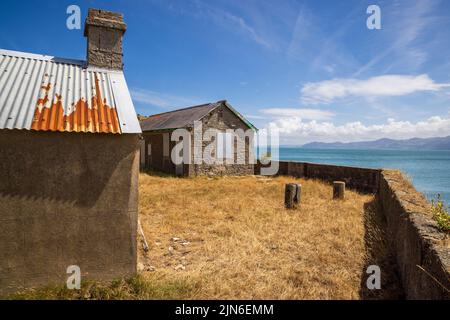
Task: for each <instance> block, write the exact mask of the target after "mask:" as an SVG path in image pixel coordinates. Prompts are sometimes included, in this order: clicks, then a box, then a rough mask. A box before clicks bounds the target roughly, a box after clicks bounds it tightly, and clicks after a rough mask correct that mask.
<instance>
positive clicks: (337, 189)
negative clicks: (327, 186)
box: [333, 181, 345, 200]
mask: <svg viewBox="0 0 450 320" xmlns="http://www.w3.org/2000/svg"><path fill="white" fill-rule="evenodd" d="M344 194H345V182H343V181H334V182H333V199H340V200H343V199H344Z"/></svg>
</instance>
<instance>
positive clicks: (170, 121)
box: [140, 100, 257, 132]
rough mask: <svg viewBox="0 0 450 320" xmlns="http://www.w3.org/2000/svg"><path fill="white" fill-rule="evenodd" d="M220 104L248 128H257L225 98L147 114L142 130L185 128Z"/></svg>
mask: <svg viewBox="0 0 450 320" xmlns="http://www.w3.org/2000/svg"><path fill="white" fill-rule="evenodd" d="M220 105H224V106H226V107H227V108H229V109H230V110H231V111H232V112H233V113H234V114H235V115H236V116H237V117H238V118H240V119H241V120H242V121H243V122H244V123H245V124H246V125H247V126H248V127H249V128H251V129H254V130H257V129H256V127H255V126H253V125H252V124H251V123H250V122H248V121H247V120H246V119H245V118H244V117H243V116H242V115H241V114H240V113H239V112H237V111H236V110H235V109H234V108H233V107H231V105H229V104H228V103H227V101H225V100H221V101H217V102H213V103H206V104H201V105H198V106H192V107H188V108H183V109H178V110H174V111H169V112H164V113H159V114H155V115H152V116H149V117H148V118H147V119H145V120H141V121H140V124H141V129H142V131H143V132H144V131H163V130H174V129H178V128H186V127H189V126H193V125H194V121H197V120H200V119H202V118H203V117H204V116H206V115H207V114H208V113H210V112H211V111H213V110H214V109H215V108H217V107H219V106H220Z"/></svg>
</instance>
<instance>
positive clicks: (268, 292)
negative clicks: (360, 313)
mask: <svg viewBox="0 0 450 320" xmlns="http://www.w3.org/2000/svg"><path fill="white" fill-rule="evenodd" d="M288 182H296V183H300V184H301V185H302V197H301V204H300V206H299V207H298V208H296V209H294V210H286V209H285V208H284V203H283V201H284V185H285V184H286V183H288ZM139 193H140V199H139V206H140V207H139V212H140V221H141V224H142V227H143V229H144V233H145V235H146V237H147V240H148V243H149V246H150V250H149V252H147V253H145V252H144V251H143V250H142V243H141V242H140V241H141V239H140V240H139V243H138V248H139V264H138V266H139V269H140V272H139V275H138V276H137V277H134V278H131V279H122V280H117V281H114V282H112V283H93V282H87V283H83V284H82V289H81V290H79V291H77V290H67V289H65V288H63V287H57V288H55V287H49V288H44V289H39V290H27V291H25V292H22V293H19V294H16V295H13V296H10V297H9V298H11V299H16V298H17V299H370V298H376V299H380V298H399V297H401V295H400V294H399V292H401V290H399V288H398V281H397V279H396V276H395V274H394V272H393V265H392V263H391V261H392V258H391V257H390V256H389V252H388V250H387V249H386V248H387V246H386V243H385V236H384V231H383V224H384V222H383V219H382V218H381V216H380V215H379V213H378V212H379V211H378V210H377V207H376V202H375V201H374V198H373V196H372V195H362V194H358V193H356V192H354V191H350V190H347V192H346V198H345V200H343V201H339V200H337V201H333V200H332V186H331V185H329V184H326V183H323V182H320V181H314V180H303V179H295V178H292V177H257V176H246V177H217V178H210V177H196V178H176V177H168V176H160V175H152V174H145V173H142V174H141V175H140V186H139ZM371 264H377V265H379V266H380V267H381V268H382V271H383V274H382V288H383V290H378V291H375V292H374V291H369V290H366V289H364V288H366V286H365V281H366V277H367V275H366V267H367V265H371Z"/></svg>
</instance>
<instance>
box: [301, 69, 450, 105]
mask: <svg viewBox="0 0 450 320" xmlns="http://www.w3.org/2000/svg"><path fill="white" fill-rule="evenodd" d="M444 87H450V84H446V83H443V84H440V83H436V82H434V80H432V79H431V78H430V77H429V76H428V75H427V74H421V75H418V76H408V75H384V76H377V77H372V78H368V79H366V80H359V79H353V78H349V79H332V80H325V81H320V82H309V83H307V84H305V85H304V86H303V88H302V90H301V99H302V101H303V102H304V103H311V104H317V103H330V102H332V101H333V100H335V99H338V98H344V97H347V96H362V97H367V98H373V97H380V96H403V95H408V94H411V93H414V92H420V91H438V90H440V89H442V88H444Z"/></svg>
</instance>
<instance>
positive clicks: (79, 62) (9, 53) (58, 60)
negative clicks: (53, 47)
mask: <svg viewBox="0 0 450 320" xmlns="http://www.w3.org/2000/svg"><path fill="white" fill-rule="evenodd" d="M0 54H1V55H5V56H11V57H18V58H27V59H34V60H43V61H53V62H55V63H65V64H73V65H85V64H86V61H85V60H80V59H74V58H64V57H57V56H52V55H48V54H41V53H32V52H25V51H16V50H8V49H2V48H0Z"/></svg>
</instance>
